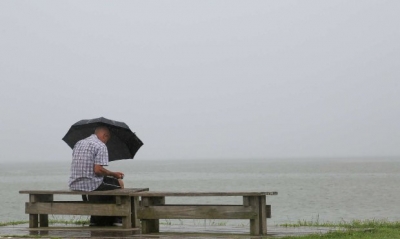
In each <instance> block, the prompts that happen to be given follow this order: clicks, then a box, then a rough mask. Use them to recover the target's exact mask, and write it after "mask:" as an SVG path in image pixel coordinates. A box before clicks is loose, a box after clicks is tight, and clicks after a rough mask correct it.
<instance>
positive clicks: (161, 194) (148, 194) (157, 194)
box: [130, 191, 278, 197]
mask: <svg viewBox="0 0 400 239" xmlns="http://www.w3.org/2000/svg"><path fill="white" fill-rule="evenodd" d="M130 195H131V196H143V197H164V196H174V197H193V196H264V195H268V196H273V195H278V192H157V191H146V192H144V191H142V192H132V193H130Z"/></svg>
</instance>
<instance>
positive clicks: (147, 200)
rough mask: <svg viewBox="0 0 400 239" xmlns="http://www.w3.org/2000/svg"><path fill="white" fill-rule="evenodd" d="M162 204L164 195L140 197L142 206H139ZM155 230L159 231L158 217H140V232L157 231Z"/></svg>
mask: <svg viewBox="0 0 400 239" xmlns="http://www.w3.org/2000/svg"><path fill="white" fill-rule="evenodd" d="M164 204H165V198H164V197H142V206H141V207H140V208H143V207H144V208H149V207H151V206H160V205H164ZM140 208H139V210H140ZM139 210H138V212H139ZM138 212H137V213H138ZM138 218H139V216H138ZM157 232H160V220H159V219H158V218H149V219H142V233H157Z"/></svg>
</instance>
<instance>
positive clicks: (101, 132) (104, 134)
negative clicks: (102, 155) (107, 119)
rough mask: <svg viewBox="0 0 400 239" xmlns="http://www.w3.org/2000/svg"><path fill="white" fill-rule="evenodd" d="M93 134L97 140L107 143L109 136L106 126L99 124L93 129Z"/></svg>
mask: <svg viewBox="0 0 400 239" xmlns="http://www.w3.org/2000/svg"><path fill="white" fill-rule="evenodd" d="M94 134H95V135H96V136H97V138H99V140H100V141H101V142H103V143H105V144H106V143H107V142H108V140H109V139H110V138H111V133H110V130H109V129H108V128H107V127H106V126H99V127H97V128H96V130H95V131H94Z"/></svg>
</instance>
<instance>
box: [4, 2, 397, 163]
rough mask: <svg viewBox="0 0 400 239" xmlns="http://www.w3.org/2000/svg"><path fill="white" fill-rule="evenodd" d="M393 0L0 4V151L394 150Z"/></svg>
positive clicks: (328, 153) (16, 156) (62, 154)
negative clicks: (74, 140) (127, 147)
mask: <svg viewBox="0 0 400 239" xmlns="http://www.w3.org/2000/svg"><path fill="white" fill-rule="evenodd" d="M399 12H400V1H396V0H392V1H384V0H377V1H365V0H363V1H348V0H344V1H318V0H315V1H204V0H201V1H97V0H96V1H7V0H6V1H4V0H3V1H0V110H1V117H0V145H1V150H0V161H3V162H4V161H17V160H19V161H22V160H33V159H34V160H61V161H63V160H70V157H71V149H70V148H68V146H67V145H66V144H65V143H64V142H63V141H62V140H61V138H62V137H63V136H64V135H65V133H66V132H67V130H68V129H69V127H70V126H71V125H72V124H73V123H75V122H76V121H78V120H80V119H89V118H96V117H99V116H104V117H106V118H111V119H114V120H119V121H124V122H126V123H127V124H128V125H129V126H130V128H131V129H132V130H133V131H135V132H137V135H138V136H139V138H141V139H142V141H143V142H144V146H143V147H142V148H141V149H140V150H139V152H138V154H137V156H136V159H137V160H142V159H143V160H150V159H188V160H189V159H203V158H205V159H213V158H216V159H219V158H224V159H228V158H249V159H251V158H277V157H347V156H361V157H362V156H370V157H373V156H400V147H399V145H400V127H399V118H400V117H399V116H400V77H399V76H400V14H399Z"/></svg>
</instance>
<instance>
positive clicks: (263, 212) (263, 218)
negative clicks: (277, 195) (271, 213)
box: [258, 195, 267, 235]
mask: <svg viewBox="0 0 400 239" xmlns="http://www.w3.org/2000/svg"><path fill="white" fill-rule="evenodd" d="M258 201H259V203H260V205H259V207H258V208H259V210H260V213H259V215H260V217H259V218H260V234H261V235H267V206H266V205H267V203H266V196H265V195H264V196H259V197H258Z"/></svg>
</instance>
